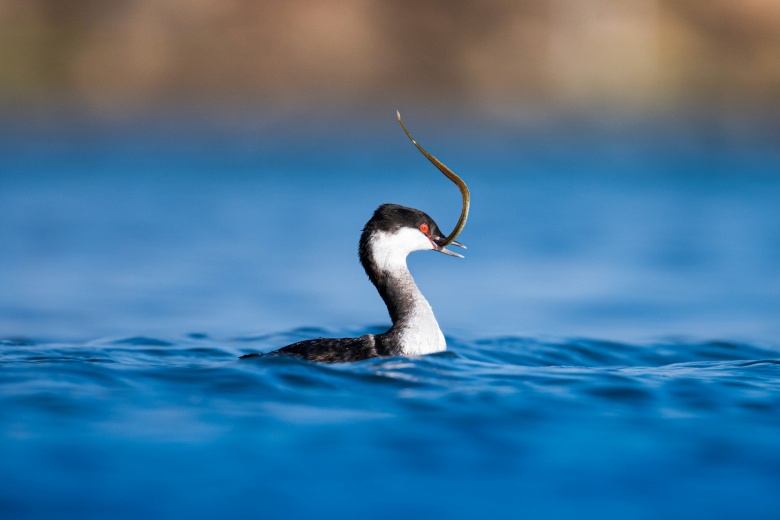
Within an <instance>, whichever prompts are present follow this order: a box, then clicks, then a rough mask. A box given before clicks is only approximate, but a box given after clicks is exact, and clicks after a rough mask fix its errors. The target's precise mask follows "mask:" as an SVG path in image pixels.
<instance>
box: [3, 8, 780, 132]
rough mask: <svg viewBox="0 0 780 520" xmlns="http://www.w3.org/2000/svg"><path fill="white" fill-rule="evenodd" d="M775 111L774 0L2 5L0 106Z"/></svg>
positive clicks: (779, 16) (779, 36) (113, 112)
mask: <svg viewBox="0 0 780 520" xmlns="http://www.w3.org/2000/svg"><path fill="white" fill-rule="evenodd" d="M378 104H379V105H382V110H383V111H384V110H385V105H386V106H387V107H396V106H414V105H416V106H427V107H431V110H433V111H436V110H438V109H445V108H446V107H452V106H459V107H462V108H463V109H464V110H469V111H477V112H483V113H486V114H492V115H494V116H496V117H511V114H513V113H521V114H524V115H526V116H527V115H529V114H531V115H533V114H534V113H536V112H545V111H550V110H552V111H554V112H555V111H557V112H563V113H566V112H574V113H578V112H579V113H588V112H599V111H606V112H607V113H609V112H615V113H634V114H646V115H647V114H657V113H669V112H674V111H677V110H686V111H693V112H713V113H720V112H745V111H746V112H751V113H754V114H756V115H758V116H759V117H760V116H761V115H762V114H764V115H766V114H772V115H775V114H778V113H780V2H776V1H772V0H743V1H737V0H708V1H706V2H702V1H700V0H539V1H492V2H477V1H473V0H472V1H460V0H450V1H443V0H436V1H434V0H423V1H416V2H411V1H395V2H393V1H382V0H333V1H329V2H317V1H303V0H295V1H287V2H275V1H267V0H260V1H250V0H222V1H215V0H126V1H105V0H103V1H100V0H81V1H79V0H1V1H0V110H3V111H6V112H9V111H10V112H11V113H13V112H14V111H15V110H17V109H18V110H31V111H32V112H36V111H37V112H39V113H41V114H45V113H49V112H56V111H57V110H58V107H59V108H60V109H61V107H63V106H64V107H69V108H68V109H67V110H72V111H83V112H84V113H87V114H92V115H96V116H108V117H119V118H122V117H125V116H131V115H132V114H139V113H154V112H155V111H156V110H157V109H158V107H166V106H167V107H174V109H182V110H183V109H191V108H193V107H201V108H202V107H206V109H207V110H212V111H216V112H219V111H220V110H223V109H224V110H227V111H228V112H229V111H230V110H236V108H235V107H239V108H238V109H237V110H238V112H239V113H240V111H241V108H240V107H247V106H248V107H255V108H258V109H262V107H265V110H268V111H270V112H273V113H279V114H307V113H311V112H315V113H316V112H323V113H330V112H335V113H338V112H340V111H344V110H352V111H361V110H369V111H370V110H372V109H373V108H372V107H375V106H376V105H378Z"/></svg>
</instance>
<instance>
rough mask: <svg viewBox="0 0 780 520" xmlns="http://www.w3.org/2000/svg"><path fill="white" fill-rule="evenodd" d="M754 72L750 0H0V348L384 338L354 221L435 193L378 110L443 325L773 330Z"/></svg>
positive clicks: (775, 70) (771, 197)
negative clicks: (298, 336)
mask: <svg viewBox="0 0 780 520" xmlns="http://www.w3.org/2000/svg"><path fill="white" fill-rule="evenodd" d="M779 57H780V3H778V2H777V1H774V0H710V1H707V2H701V1H697V0H674V1H671V0H668V1H667V0H534V1H517V0H512V1H502V0H496V1H491V2H477V1H475V0H447V1H443V0H417V1H414V2H412V1H405V0H404V1H387V0H333V1H330V2H316V1H304V0H291V1H287V2H270V1H262V0H252V1H249V0H220V1H216V0H187V1H183V0H124V1H123V0H117V1H111V2H105V1H99V0H78V1H76V0H0V154H1V155H0V168H2V170H3V171H2V172H0V175H1V177H0V183H2V184H0V244H2V246H1V247H2V253H1V254H0V286H2V287H3V290H2V291H0V292H1V293H2V294H0V333H4V334H14V335H22V336H24V335H41V334H42V335H53V336H58V335H65V336H70V335H75V336H79V337H94V336H98V335H103V334H124V333H129V332H132V333H140V332H143V331H148V332H149V333H157V334H179V333H183V332H192V331H196V330H206V331H211V332H219V333H223V334H233V333H235V334H239V333H241V334H246V333H251V332H255V331H268V330H284V329H286V328H288V327H295V326H306V325H322V326H334V327H349V326H364V325H366V324H373V323H386V321H387V318H386V314H385V311H384V309H383V308H382V307H381V302H380V301H379V299H378V298H377V297H376V295H375V294H374V292H373V288H371V287H370V286H369V285H368V283H367V282H366V281H365V277H364V276H363V274H362V272H361V271H360V268H359V266H358V264H357V262H356V260H355V243H356V241H357V237H358V234H359V232H360V229H361V227H362V225H363V223H364V222H365V221H366V220H367V218H368V216H369V215H370V214H371V211H373V209H374V208H375V207H376V206H377V205H378V204H380V203H382V202H397V203H401V204H406V205H410V206H415V207H418V208H420V209H423V210H425V211H427V212H428V213H430V214H431V215H432V216H433V217H434V218H435V219H436V220H437V221H438V222H439V224H440V225H441V226H442V227H443V228H444V229H447V228H449V227H450V226H452V225H453V223H454V220H455V218H456V217H457V213H458V204H459V198H458V194H457V191H456V190H455V189H454V188H453V187H452V186H449V185H447V183H446V181H444V180H443V179H442V178H440V177H439V174H438V173H437V172H436V171H435V170H433V169H432V168H431V167H430V166H429V165H427V164H425V162H424V160H423V159H422V158H421V157H420V156H419V155H417V152H416V151H415V150H414V149H413V148H412V147H411V145H410V144H409V143H408V142H407V141H406V140H405V137H404V136H403V134H402V132H401V130H400V129H399V128H398V126H397V123H396V122H395V110H396V109H400V110H401V112H402V114H404V117H405V120H406V122H407V124H408V125H409V127H410V129H411V131H412V133H413V134H415V135H416V137H417V138H418V139H419V140H420V141H421V142H422V143H423V144H424V145H425V146H426V147H427V148H428V149H429V151H431V152H432V153H434V154H435V155H437V156H439V157H440V158H441V159H442V160H443V161H444V162H445V163H446V164H448V165H449V166H451V167H452V168H453V169H454V170H455V171H456V172H458V173H460V174H462V175H463V177H464V178H466V179H467V181H468V182H469V183H470V184H471V186H472V191H473V197H474V201H473V210H472V217H471V220H470V223H469V226H468V227H467V228H466V231H465V232H464V235H463V241H464V242H465V243H467V244H469V245H470V246H472V247H471V248H470V249H469V255H470V256H469V259H468V260H466V261H465V263H461V264H457V263H454V262H450V260H451V259H443V258H432V257H433V255H416V256H424V258H421V259H417V258H416V256H415V258H414V259H413V260H412V265H413V269H414V270H415V274H416V276H417V277H418V280H419V281H420V283H421V285H423V289H424V291H425V293H426V295H428V297H429V300H431V302H432V304H433V306H434V309H436V311H437V314H438V315H439V316H440V322H442V325H443V328H445V330H460V331H461V332H463V333H466V332H470V333H474V334H482V335H485V334H487V335H491V334H499V333H512V334H537V333H539V334H553V335H597V336H603V337H631V338H635V337H647V336H657V335H666V334H683V335H686V334H688V335H694V336H706V337H733V338H750V339H754V338H758V339H767V338H776V337H777V336H776V335H777V334H778V333H780V325H778V320H777V319H776V317H777V316H778V315H780V296H779V295H780V267H778V266H780V221H779V219H780V217H778V213H780V212H778V211H777V209H776V206H777V203H776V201H777V200H778V199H780V187H779V186H778V184H779V182H780V181H778V175H777V172H778V170H779V169H780V151H779V150H778V142H779V141H778V138H780V58H779ZM323 273H327V276H324V275H323ZM455 282H457V283H455ZM368 302H372V303H371V304H369V303H368ZM458 327H460V328H459V329H458Z"/></svg>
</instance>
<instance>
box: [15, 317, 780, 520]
mask: <svg viewBox="0 0 780 520" xmlns="http://www.w3.org/2000/svg"><path fill="white" fill-rule="evenodd" d="M365 330H367V329H363V330H352V331H328V330H324V329H297V330H293V331H288V332H284V333H279V334H269V335H263V336H252V337H242V338H214V337H211V336H209V335H206V334H189V335H186V336H184V337H182V338H170V337H165V338H152V337H142V336H134V337H129V338H118V339H117V338H110V339H98V340H94V341H90V342H85V343H68V342H52V341H40V340H37V341H32V340H24V341H17V340H2V343H0V347H2V349H1V350H0V437H2V440H3V441H4V442H3V443H0V456H2V459H0V460H1V461H0V467H2V468H3V471H11V468H12V467H13V471H14V472H15V474H16V475H17V477H18V478H17V479H15V480H14V481H12V482H11V483H10V484H9V485H7V486H5V487H4V489H3V490H0V504H2V503H3V501H5V502H6V503H11V502H10V501H13V500H16V501H17V502H18V500H19V499H18V497H20V496H28V495H29V494H30V490H31V489H33V488H34V489H35V490H36V492H38V491H40V490H43V491H45V492H48V493H49V494H53V495H55V496H56V498H57V500H60V501H61V502H62V503H68V501H69V500H71V497H80V500H83V501H88V500H89V498H88V496H87V495H88V493H87V492H86V491H85V489H89V490H90V491H89V493H93V491H94V490H98V491H101V492H102V493H103V494H104V496H113V497H115V499H116V501H118V502H120V503H123V504H126V503H129V502H130V501H131V497H130V495H131V494H129V492H126V491H121V489H145V488H146V487H148V486H149V485H150V483H151V482H152V481H153V482H154V485H155V486H156V487H157V489H162V490H164V491H165V495H166V496H169V497H174V496H179V495H180V496H192V494H191V490H192V489H199V490H201V489H204V486H203V484H204V482H208V489H211V490H215V492H216V494H217V495H219V496H222V497H223V498H224V497H227V498H228V499H229V500H230V501H231V503H233V504H242V505H243V507H248V508H250V509H251V507H252V506H251V505H250V504H249V502H247V500H246V499H245V497H248V496H252V497H255V498H257V497H256V493H257V492H256V491H255V492H252V493H250V492H249V491H250V489H249V488H246V487H242V486H241V485H238V484H236V482H261V483H262V486H263V489H264V490H266V491H268V494H265V495H263V497H265V498H264V501H265V502H264V503H265V504H271V503H275V502H274V500H278V493H282V492H283V490H285V489H289V486H292V485H293V483H294V485H295V486H305V487H306V489H307V490H308V494H309V495H310V498H312V499H313V500H316V501H317V502H321V503H326V502H327V500H328V497H330V496H332V493H335V492H336V491H337V488H340V486H343V485H347V486H364V484H365V483H366V482H373V483H374V484H375V485H377V486H379V487H380V488H382V489H384V490H385V491H387V490H392V493H393V494H394V495H398V496H402V495H403V496H414V497H416V498H415V499H416V500H431V495H430V493H424V494H417V495H415V493H416V492H415V491H413V490H412V491H410V490H409V488H407V487H405V485H403V484H400V483H401V482H405V483H409V482H416V483H417V484H415V486H417V485H419V486H423V487H424V486H426V485H428V486H430V485H431V484H430V482H437V483H439V484H440V485H441V486H442V487H441V488H440V489H439V490H438V491H437V492H436V494H437V496H438V493H442V494H443V495H442V496H444V495H447V493H449V492H450V490H452V489H461V488H462V486H463V484H464V483H468V488H469V489H470V492H472V493H477V494H481V496H487V495H485V493H488V494H490V493H492V491H490V490H494V489H502V490H503V491H502V492H501V493H499V494H496V495H490V496H491V500H492V503H499V504H501V503H503V504H504V506H505V507H506V508H509V509H507V510H514V509H512V505H511V504H513V503H514V500H516V499H518V497H520V498H522V500H523V501H524V503H534V500H538V499H539V497H540V496H542V497H545V496H546V497H548V499H549V500H551V501H555V500H558V499H559V497H561V496H567V497H569V498H568V499H567V500H573V501H574V502H573V503H579V502H578V501H581V500H584V499H583V498H582V497H583V496H585V497H587V496H591V495H590V493H591V492H590V491H587V492H584V493H585V495H577V494H576V493H575V494H574V495H572V494H571V493H572V492H571V489H569V487H568V486H573V489H577V490H589V489H592V488H594V486H595V488H598V489H599V490H600V491H599V492H600V493H601V496H610V497H613V499H615V500H618V499H619V500H627V499H626V497H629V498H630V500H631V501H633V502H632V503H637V504H641V507H639V508H638V509H637V510H636V511H644V510H653V511H656V510H654V509H652V508H654V507H657V506H656V505H654V504H655V502H653V503H650V502H648V499H647V495H646V493H645V492H644V491H642V490H643V489H645V488H643V487H641V486H640V487H639V488H637V487H636V485H635V484H636V481H637V480H641V481H644V482H652V483H653V486H654V488H653V489H655V490H656V493H657V492H658V489H659V488H658V486H659V485H663V486H664V490H665V491H664V493H665V496H666V497H667V498H668V499H669V500H671V501H672V502H674V503H675V504H688V505H689V506H693V505H695V506H696V508H697V510H700V511H707V512H709V513H714V515H715V516H717V514H718V512H719V511H720V509H721V507H723V506H724V505H725V504H727V503H728V504H733V501H731V500H732V499H733V495H734V494H735V493H737V494H739V495H740V496H741V497H742V498H743V499H745V500H749V501H750V503H752V504H760V505H761V507H762V508H766V507H770V506H774V505H776V502H778V500H776V499H775V498H774V497H776V494H775V495H773V494H772V493H770V492H769V490H770V489H775V490H776V489H777V488H778V486H780V455H778V454H780V435H778V434H777V432H778V431H780V385H778V384H777V383H778V380H780V377H779V376H780V349H777V348H773V347H771V346H757V345H749V344H742V343H728V342H687V341H677V342H676V341H671V340H668V341H663V342H658V343H652V344H644V345H640V344H626V343H619V342H610V341H602V340H590V339H580V338H578V339H572V340H549V339H544V340H540V339H534V338H515V337H511V338H488V339H482V340H477V341H463V340H458V339H457V338H450V343H451V345H452V348H451V350H450V351H448V352H444V353H439V354H434V355H430V356H422V357H416V358H377V359H370V360H366V361H363V362H358V363H352V364H336V365H325V364H316V363H309V362H306V361H302V360H300V359H296V358H289V357H282V356H275V357H258V358H253V359H248V360H242V361H239V360H238V356H239V355H241V354H245V353H248V352H253V351H270V350H272V349H275V348H278V347H279V346H281V345H284V344H287V343H291V342H294V341H297V340H300V339H304V338H305V337H312V336H315V337H316V336H320V335H321V336H348V335H355V334H360V333H363V332H365ZM748 447H749V449H748ZM58 452H68V453H72V454H75V455H74V457H71V458H69V459H68V462H67V464H65V466H63V465H62V459H61V458H57V457H51V456H44V455H42V454H46V453H49V454H52V453H58ZM55 459H56V460H55ZM160 460H162V461H163V463H162V464H161V463H160V462H159V461H160ZM57 461H59V462H57ZM79 461H83V464H80V462H79ZM626 461H630V464H627V463H626ZM149 467H155V468H156V469H155V472H154V474H153V475H152V474H150V472H149ZM379 468H381V471H380V470H379ZM74 474H76V475H79V479H78V481H79V482H82V483H86V486H87V487H73V486H71V487H69V486H68V485H65V484H63V483H67V482H71V481H73V478H72V477H70V476H69V475H74ZM109 474H110V476H111V479H113V481H116V482H118V483H120V484H121V485H119V486H118V487H117V488H115V489H114V488H112V489H114V491H111V492H110V493H109V491H108V490H107V488H106V487H105V486H106V484H105V483H104V482H106V481H107V477H106V475H109ZM561 475H566V477H565V479H564V481H565V482H564V481H562V480H561V479H562V477H561ZM323 482H333V487H330V485H329V484H323ZM632 482H634V484H632ZM667 482H668V484H666V483H667ZM692 482H694V483H696V485H698V486H703V487H704V488H707V490H708V492H707V496H708V497H709V498H708V500H709V501H702V500H704V499H703V498H702V499H701V500H700V499H698V498H697V499H694V498H692V497H694V496H696V495H691V494H690V493H689V494H684V493H683V492H682V491H679V492H678V490H680V489H690V486H691V485H692V484H691V483H692ZM426 483H428V484H426ZM659 483H663V484H659ZM439 484H437V485H439ZM637 485H638V484H637ZM31 486H32V487H31ZM63 486H64V487H63ZM80 486H84V484H80ZM323 486H324V487H323ZM507 486H508V487H507ZM561 486H563V487H561ZM251 487H252V489H254V486H251ZM58 489H64V490H66V491H63V492H62V493H59V492H58V491H57V490H58ZM237 489H243V490H244V492H243V493H238V492H237V491H236V490H237ZM415 489H416V488H415ZM567 489H569V491H566V490H567ZM605 490H607V491H605ZM25 493H26V494H27V495H25ZM58 493H59V494H58ZM111 493H113V495H112V494H111ZM199 493H200V492H199ZM404 493H405V494H406V495H404ZM410 493H411V495H410ZM567 493H568V494H567ZM604 493H607V495H604ZM713 493H714V494H715V496H716V498H715V499H714V500H715V501H716V502H717V501H718V500H719V499H718V498H717V497H719V496H723V497H730V498H729V500H728V501H727V500H726V498H724V499H723V502H722V503H720V504H719V506H720V507H714V506H713V505H712V504H713V502H712V500H713V498H712V495H713ZM464 496H465V495H464ZM577 496H579V497H580V498H576V497H577ZM703 496H704V495H702V497H703ZM274 497H276V498H274ZM507 497H513V498H512V499H511V500H510V499H509V498H507ZM556 497H557V498H556ZM572 497H574V498H572ZM502 501H505V502H502ZM15 503H16V502H15ZM189 503H190V502H187V503H184V504H183V503H182V502H178V501H177V502H175V503H174V504H173V505H172V504H169V507H172V508H174V509H176V510H184V511H186V512H188V513H190V514H194V515H195V516H197V513H198V511H197V510H196V509H193V508H191V507H190V506H189V505H188V504H189ZM253 503H254V502H253ZM480 503H481V501H480ZM551 503H552V502H551ZM585 503H589V502H588V500H585ZM777 505H780V504H777ZM287 507H289V503H288V504H287ZM442 507H445V506H442ZM648 508H650V509H648ZM172 510H173V509H172ZM445 510H447V511H449V512H450V513H453V514H454V513H455V512H456V511H454V510H449V509H446V507H445ZM629 510H630V511H633V512H636V511H635V510H633V509H631V508H629ZM470 511H471V512H475V511H476V509H473V508H472V509H471V510H470ZM754 511H755V510H754ZM656 512H657V511H656ZM380 516H381V515H380ZM455 516H457V515H455ZM710 516H712V515H710Z"/></svg>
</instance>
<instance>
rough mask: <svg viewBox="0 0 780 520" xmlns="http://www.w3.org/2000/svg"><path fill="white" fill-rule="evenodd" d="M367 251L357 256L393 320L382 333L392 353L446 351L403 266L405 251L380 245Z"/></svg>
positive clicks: (430, 312) (416, 289)
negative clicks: (389, 326)
mask: <svg viewBox="0 0 780 520" xmlns="http://www.w3.org/2000/svg"><path fill="white" fill-rule="evenodd" d="M375 245H377V244H375ZM378 245H380V246H381V243H380V244H378ZM368 253H369V254H368V255H365V256H366V257H367V258H364V255H361V260H362V263H363V266H364V268H365V269H366V273H367V274H368V277H369V278H370V279H371V281H372V282H373V284H374V285H375V286H376V288H377V291H379V295H380V296H381V297H382V300H384V302H385V305H387V310H388V311H389V313H390V319H391V320H392V321H393V326H392V328H391V329H390V330H389V331H387V333H386V334H385V337H386V339H387V340H388V341H389V342H390V343H391V350H393V351H394V352H392V353H393V354H398V355H406V356H410V355H419V354H431V353H434V352H441V351H443V350H446V348H447V345H446V343H445V341H444V334H442V332H441V329H439V324H438V322H437V321H436V317H435V316H434V315H433V309H431V306H430V304H429V303H428V301H427V300H426V299H425V297H424V296H423V295H422V293H421V292H420V289H419V288H418V287H417V284H416V283H415V282H414V278H412V274H411V273H410V272H409V268H408V267H407V265H406V253H405V252H403V251H400V252H399V251H395V250H390V249H384V248H382V247H373V248H371V250H370V251H369V252H368Z"/></svg>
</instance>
